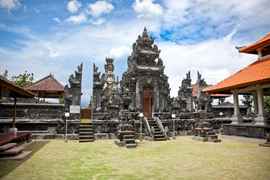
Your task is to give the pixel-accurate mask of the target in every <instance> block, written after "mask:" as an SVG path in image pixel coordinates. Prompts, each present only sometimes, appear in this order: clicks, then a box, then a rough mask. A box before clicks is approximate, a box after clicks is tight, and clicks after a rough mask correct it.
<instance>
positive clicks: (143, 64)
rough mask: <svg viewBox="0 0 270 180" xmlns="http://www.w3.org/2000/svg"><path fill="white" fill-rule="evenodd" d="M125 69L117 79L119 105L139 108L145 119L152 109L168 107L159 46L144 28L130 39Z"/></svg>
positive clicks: (167, 89)
mask: <svg viewBox="0 0 270 180" xmlns="http://www.w3.org/2000/svg"><path fill="white" fill-rule="evenodd" d="M132 47H133V51H132V53H131V55H130V56H129V57H128V69H127V71H126V72H125V73H124V74H123V77H122V80H121V93H122V97H123V102H124V103H123V104H124V105H123V108H124V109H127V110H129V111H138V112H143V114H144V116H145V117H147V118H148V119H150V118H152V114H153V113H160V112H167V111H169V104H170V88H169V84H168V77H167V76H166V75H165V74H164V68H165V67H164V65H163V61H162V59H161V58H160V57H159V54H160V50H159V49H158V47H157V45H155V44H154V40H153V38H152V37H150V36H149V35H148V32H147V30H146V28H145V29H144V31H143V33H142V35H139V36H138V39H137V40H136V42H135V43H133V46H132Z"/></svg>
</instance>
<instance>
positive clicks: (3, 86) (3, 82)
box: [0, 76, 34, 128]
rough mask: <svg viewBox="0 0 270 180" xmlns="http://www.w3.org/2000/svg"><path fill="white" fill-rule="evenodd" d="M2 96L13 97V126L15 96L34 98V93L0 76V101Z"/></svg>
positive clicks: (14, 120) (13, 122)
mask: <svg viewBox="0 0 270 180" xmlns="http://www.w3.org/2000/svg"><path fill="white" fill-rule="evenodd" d="M2 97H7V98H9V97H12V98H13V99H14V105H13V120H12V127H13V128H15V123H16V107H17V98H34V94H33V93H31V92H30V91H28V90H25V89H23V88H21V87H19V86H17V85H15V84H14V83H12V82H10V81H9V80H7V79H6V78H4V77H3V76H0V102H1V99H2Z"/></svg>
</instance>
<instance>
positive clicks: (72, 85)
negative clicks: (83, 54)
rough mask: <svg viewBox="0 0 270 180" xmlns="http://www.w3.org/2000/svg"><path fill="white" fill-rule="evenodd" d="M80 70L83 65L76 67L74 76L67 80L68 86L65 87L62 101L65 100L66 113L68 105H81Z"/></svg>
mask: <svg viewBox="0 0 270 180" xmlns="http://www.w3.org/2000/svg"><path fill="white" fill-rule="evenodd" d="M82 69H83V64H82V63H81V64H80V65H79V66H78V67H77V70H76V71H75V74H71V75H70V76H69V79H68V81H69V85H66V86H65V89H64V92H65V93H64V94H65V97H64V100H65V107H66V108H65V109H66V111H68V110H69V106H70V105H81V95H82V92H81V84H82Z"/></svg>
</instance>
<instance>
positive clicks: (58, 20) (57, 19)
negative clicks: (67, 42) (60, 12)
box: [53, 17, 61, 23]
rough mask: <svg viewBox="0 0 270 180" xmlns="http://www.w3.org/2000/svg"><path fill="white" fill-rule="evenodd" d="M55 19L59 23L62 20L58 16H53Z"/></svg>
mask: <svg viewBox="0 0 270 180" xmlns="http://www.w3.org/2000/svg"><path fill="white" fill-rule="evenodd" d="M53 21H55V22H57V23H60V22H61V20H60V19H59V18H58V17H54V18H53Z"/></svg>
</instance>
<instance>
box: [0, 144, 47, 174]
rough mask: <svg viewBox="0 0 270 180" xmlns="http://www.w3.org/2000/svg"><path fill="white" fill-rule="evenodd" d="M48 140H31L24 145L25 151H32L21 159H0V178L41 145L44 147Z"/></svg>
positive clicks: (36, 150)
mask: <svg viewBox="0 0 270 180" xmlns="http://www.w3.org/2000/svg"><path fill="white" fill-rule="evenodd" d="M48 142H49V141H33V142H32V143H31V144H29V145H27V146H26V147H25V150H26V151H32V152H31V154H30V155H29V156H27V157H26V158H25V159H23V160H1V161H0V178H2V177H4V176H5V175H7V174H8V173H10V172H11V171H13V170H14V169H16V168H17V167H18V166H20V165H21V164H22V163H24V162H25V161H27V160H28V159H29V158H31V157H32V156H33V155H34V154H35V153H36V152H38V151H39V150H40V149H41V148H42V147H44V146H45V145H46V144H47V143H48Z"/></svg>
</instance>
